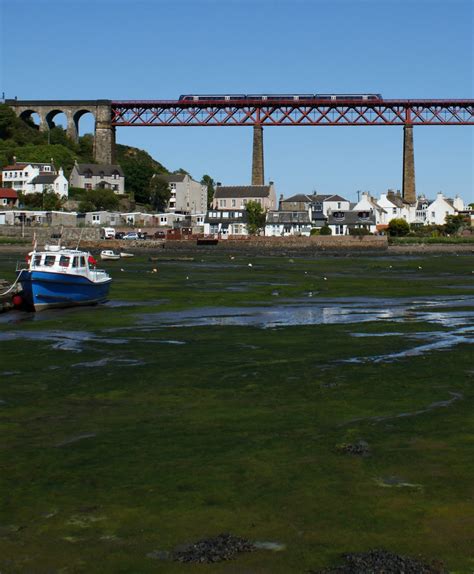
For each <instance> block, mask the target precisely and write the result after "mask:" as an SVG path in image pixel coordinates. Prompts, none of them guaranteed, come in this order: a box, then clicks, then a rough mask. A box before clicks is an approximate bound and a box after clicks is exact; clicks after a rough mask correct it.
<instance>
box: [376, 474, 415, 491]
mask: <svg viewBox="0 0 474 574" xmlns="http://www.w3.org/2000/svg"><path fill="white" fill-rule="evenodd" d="M374 482H375V483H376V484H378V485H379V486H384V487H388V488H414V489H416V490H421V489H422V488H423V485H422V484H415V483H413V482H408V481H406V480H405V479H404V478H399V477H398V476H388V477H382V478H375V479H374Z"/></svg>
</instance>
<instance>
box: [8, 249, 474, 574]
mask: <svg viewBox="0 0 474 574" xmlns="http://www.w3.org/2000/svg"><path fill="white" fill-rule="evenodd" d="M150 255H153V257H157V258H158V260H157V261H155V260H154V261H152V262H151V261H149V259H148V258H149V256H150ZM20 257H22V256H21V254H19V253H18V254H15V253H14V252H11V251H8V252H5V253H2V252H0V277H1V278H5V279H13V277H14V274H13V269H14V267H15V262H16V260H17V259H20ZM160 257H161V253H158V252H157V253H148V254H144V253H142V254H140V253H138V252H137V255H136V257H134V258H133V259H130V260H126V261H125V260H123V261H117V262H104V263H103V265H101V266H103V267H104V268H106V269H107V270H108V271H109V272H110V273H111V275H112V277H113V286H112V289H111V293H110V302H109V303H107V304H104V305H100V306H97V307H88V308H86V307H85V308H75V309H65V310H54V311H53V310H52V311H45V312H43V313H39V314H30V313H24V312H17V311H14V312H9V313H5V314H3V315H0V436H1V440H0V494H1V496H0V572H2V573H5V574H17V573H18V574H20V573H21V574H23V573H31V574H50V573H56V572H57V573H62V574H69V573H71V574H72V573H74V574H77V573H81V574H82V573H84V574H86V573H87V574H90V573H110V574H112V573H113V574H116V573H123V574H125V573H127V574H128V573H130V574H138V573H140V574H146V573H154V572H160V573H170V574H174V573H184V572H186V573H188V572H189V573H192V572H196V573H210V572H212V573H213V574H275V573H285V574H286V573H288V574H293V573H295V574H296V573H301V574H303V573H305V572H308V571H309V570H312V571H317V570H319V569H322V568H325V567H326V568H328V567H331V566H336V565H337V564H339V563H340V555H341V554H343V553H346V552H364V551H368V550H370V549H377V548H383V549H385V550H387V551H390V552H394V553H399V554H403V555H409V556H414V557H423V558H425V559H426V561H431V560H438V561H442V562H443V563H444V565H445V567H446V569H447V570H449V572H451V573H456V574H470V573H472V572H473V570H474V550H473V549H474V489H473V484H472V477H473V476H474V441H473V428H474V364H473V356H474V353H473V346H472V344H473V342H474V320H473V317H474V256H473V255H472V254H463V255H458V256H457V255H452V254H451V255H436V254H433V255H427V256H406V257H400V256H398V257H397V256H393V257H387V256H373V257H370V256H338V257H336V256H325V257H324V256H319V255H318V256H315V257H314V258H308V257H304V258H298V257H292V258H288V257H284V256H280V257H254V256H239V255H238V254H235V255H232V256H229V255H220V254H215V253H213V251H212V249H207V248H203V251H202V254H201V253H200V254H198V255H193V260H192V261H191V260H181V261H180V260H174V261H173V260H169V259H168V260H165V258H162V259H161V260H160ZM154 269H156V272H155V271H153V270H154ZM361 445H362V447H363V448H362V447H361ZM225 532H229V533H231V534H232V535H234V536H238V537H242V538H244V539H247V540H250V541H251V542H257V543H258V544H259V545H260V546H258V549H257V550H256V551H254V552H251V553H243V554H239V555H237V556H236V557H235V558H234V559H233V560H232V561H228V562H220V563H216V564H182V563H179V562H174V561H172V560H170V559H169V558H167V557H169V555H170V553H171V552H173V550H174V549H176V548H178V547H180V546H182V545H183V544H187V543H191V542H193V541H196V540H199V539H202V538H205V537H213V536H217V535H218V534H220V533H225ZM272 548H276V549H277V551H275V550H272Z"/></svg>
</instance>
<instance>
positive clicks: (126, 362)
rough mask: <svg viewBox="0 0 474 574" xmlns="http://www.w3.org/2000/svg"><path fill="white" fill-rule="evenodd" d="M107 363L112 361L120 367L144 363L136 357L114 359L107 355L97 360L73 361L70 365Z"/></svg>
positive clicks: (86, 365)
mask: <svg viewBox="0 0 474 574" xmlns="http://www.w3.org/2000/svg"><path fill="white" fill-rule="evenodd" d="M109 363H112V364H114V365H117V366H121V367H136V366H139V365H145V364H146V363H145V362H144V361H139V360H137V359H115V358H114V357H109V358H105V359H99V360H97V361H85V362H83V363H74V364H73V365H71V366H72V367H92V368H94V367H105V366H106V365H108V364H109Z"/></svg>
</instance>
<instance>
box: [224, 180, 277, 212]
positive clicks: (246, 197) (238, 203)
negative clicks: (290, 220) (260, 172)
mask: <svg viewBox="0 0 474 574" xmlns="http://www.w3.org/2000/svg"><path fill="white" fill-rule="evenodd" d="M249 201H256V202H257V203H259V204H260V205H261V206H262V208H263V210H264V211H273V210H275V209H276V203H277V201H276V195H275V186H274V184H273V181H271V182H270V183H269V184H268V185H230V186H223V185H221V184H220V183H218V184H217V186H216V191H215V193H214V200H213V209H245V208H246V206H247V203H248V202H249Z"/></svg>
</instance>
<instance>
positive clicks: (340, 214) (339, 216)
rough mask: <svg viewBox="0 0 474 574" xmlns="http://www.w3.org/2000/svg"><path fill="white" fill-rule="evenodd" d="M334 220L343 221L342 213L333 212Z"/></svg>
mask: <svg viewBox="0 0 474 574" xmlns="http://www.w3.org/2000/svg"><path fill="white" fill-rule="evenodd" d="M332 215H333V217H334V219H344V212H343V211H335V212H334V213H333V214H332Z"/></svg>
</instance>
